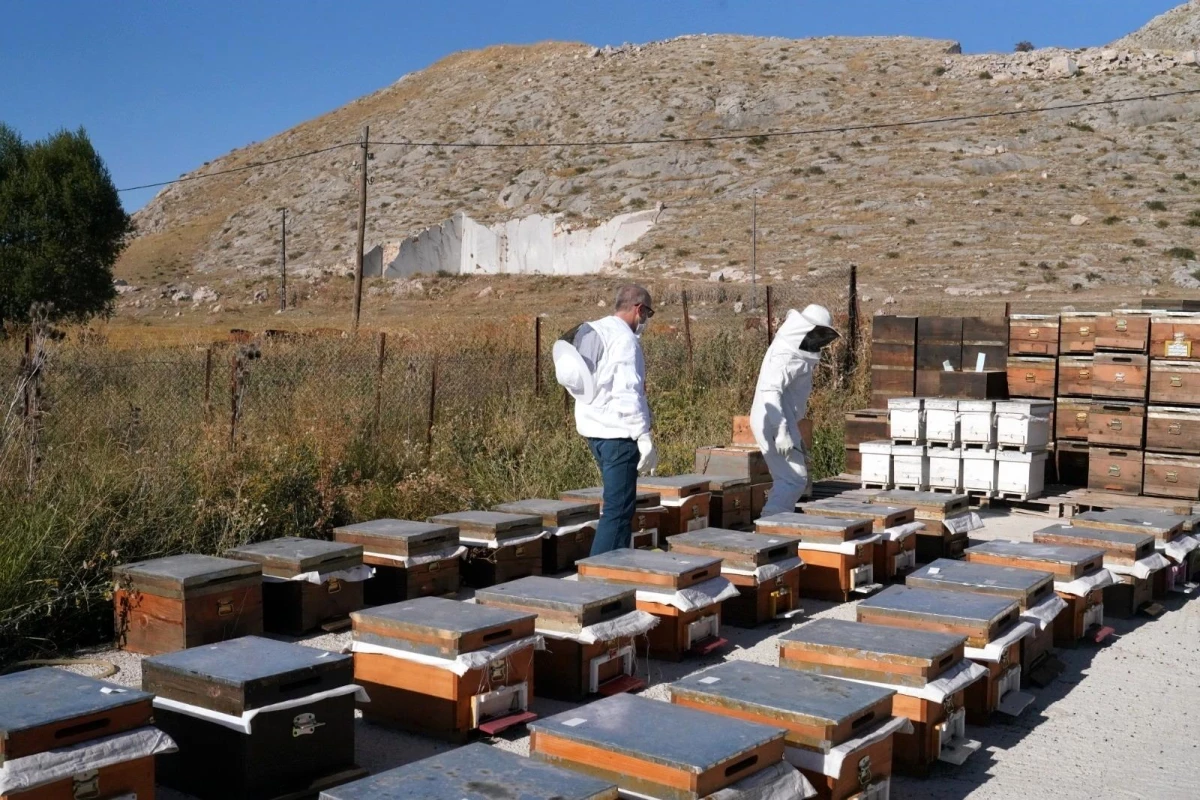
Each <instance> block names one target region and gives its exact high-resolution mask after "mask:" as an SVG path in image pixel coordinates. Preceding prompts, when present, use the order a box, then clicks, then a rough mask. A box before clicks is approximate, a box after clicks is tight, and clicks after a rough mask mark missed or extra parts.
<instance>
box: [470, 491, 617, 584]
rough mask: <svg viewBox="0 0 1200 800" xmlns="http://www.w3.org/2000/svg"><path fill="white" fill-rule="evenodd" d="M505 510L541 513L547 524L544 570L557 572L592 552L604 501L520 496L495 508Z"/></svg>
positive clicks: (518, 512)
mask: <svg viewBox="0 0 1200 800" xmlns="http://www.w3.org/2000/svg"><path fill="white" fill-rule="evenodd" d="M492 510H493V511H499V512H500V513H502V514H521V515H530V516H539V517H541V518H542V525H544V526H545V528H546V538H545V539H543V540H542V572H543V573H547V574H553V573H556V572H565V571H567V570H571V569H574V568H575V562H576V561H577V560H579V559H581V558H587V557H588V555H589V554H590V553H591V552H592V542H593V541H594V540H595V538H596V527H597V525H598V524H599V520H600V504H599V503H598V502H597V503H576V502H570V501H567V500H542V499H532V500H518V501H517V502H515V503H501V504H500V505H498V506H496V507H495V508H493V509H492Z"/></svg>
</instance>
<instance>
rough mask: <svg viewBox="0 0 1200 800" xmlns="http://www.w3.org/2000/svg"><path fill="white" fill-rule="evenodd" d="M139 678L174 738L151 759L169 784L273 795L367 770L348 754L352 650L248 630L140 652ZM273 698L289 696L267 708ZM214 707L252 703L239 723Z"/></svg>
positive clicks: (209, 796)
mask: <svg viewBox="0 0 1200 800" xmlns="http://www.w3.org/2000/svg"><path fill="white" fill-rule="evenodd" d="M142 688H143V689H144V690H145V691H148V692H153V693H154V694H155V695H157V698H156V700H155V710H154V718H155V722H156V724H157V725H158V726H159V727H160V728H162V729H163V730H164V731H165V732H167V733H168V734H169V735H170V736H171V738H173V739H174V740H175V741H176V743H178V745H179V752H178V753H175V754H172V755H165V756H162V757H160V759H159V768H160V775H159V780H160V782H161V783H163V784H164V785H166V786H170V787H171V788H173V789H176V790H177V791H182V792H186V793H187V794H189V795H194V796H196V797H201V798H204V799H205V800H224V799H225V798H255V797H280V796H285V795H289V794H294V793H296V794H298V793H306V792H307V793H314V792H316V791H320V789H322V788H325V787H327V786H331V785H334V784H336V783H340V782H344V781H348V780H353V779H355V778H358V777H361V776H362V775H363V774H365V770H361V769H359V768H358V767H356V766H355V763H354V706H355V688H354V669H353V662H352V659H351V658H350V656H343V655H337V654H335V653H330V652H326V651H324V650H318V649H316V648H312V647H304V646H302V645H296V644H288V643H286V642H277V641H274V640H272V639H263V638H259V637H256V636H248V637H244V638H241V639H234V640H232V641H228V642H221V643H218V644H214V645H205V646H203V647H197V648H192V649H191V650H184V651H181V652H178V653H170V654H167V655H162V656H155V657H152V658H148V659H146V660H145V661H143V662H142ZM339 690H340V693H339ZM327 692H333V693H334V694H333V695H330V696H323V695H325V694H326V693H327ZM280 703H288V704H289V706H288V707H287V708H283V709H275V710H270V708H269V707H270V706H274V705H276V704H280ZM262 709H267V710H262ZM206 712H207V714H209V716H206ZM212 712H216V713H218V714H225V715H228V716H232V717H239V718H245V716H246V715H247V714H249V713H250V712H257V713H256V715H255V716H254V717H253V719H251V720H249V721H248V722H247V723H245V724H246V725H247V727H248V728H249V732H246V731H244V730H233V729H232V728H230V727H227V726H225V725H223V724H221V722H220V721H217V720H214V719H212V717H211V713H212Z"/></svg>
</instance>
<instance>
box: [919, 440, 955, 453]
mask: <svg viewBox="0 0 1200 800" xmlns="http://www.w3.org/2000/svg"><path fill="white" fill-rule="evenodd" d="M925 446H926V447H930V448H933V449H940V448H945V449H948V450H953V449H955V448H958V447H962V442H951V441H947V440H945V439H926V440H925Z"/></svg>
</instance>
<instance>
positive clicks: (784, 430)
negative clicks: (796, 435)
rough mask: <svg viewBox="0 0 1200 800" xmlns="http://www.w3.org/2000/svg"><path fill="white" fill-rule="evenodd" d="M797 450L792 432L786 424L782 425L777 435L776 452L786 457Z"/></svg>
mask: <svg viewBox="0 0 1200 800" xmlns="http://www.w3.org/2000/svg"><path fill="white" fill-rule="evenodd" d="M795 449H796V442H795V440H794V439H792V432H791V431H790V430H788V426H787V425H786V424H785V425H780V426H779V432H778V433H776V434H775V452H776V453H778V454H779V455H781V456H786V455H787V454H788V453H790V452H792V451H793V450H795Z"/></svg>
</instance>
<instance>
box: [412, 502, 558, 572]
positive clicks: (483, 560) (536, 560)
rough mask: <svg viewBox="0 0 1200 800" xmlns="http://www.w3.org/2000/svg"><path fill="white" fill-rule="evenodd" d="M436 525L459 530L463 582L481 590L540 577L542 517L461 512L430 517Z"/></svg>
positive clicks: (492, 512) (491, 512)
mask: <svg viewBox="0 0 1200 800" xmlns="http://www.w3.org/2000/svg"><path fill="white" fill-rule="evenodd" d="M429 521H430V522H432V523H434V524H437V525H453V526H455V527H457V528H458V535H459V541H461V542H462V543H463V544H464V545H466V546H467V553H466V555H465V556H464V557H463V563H462V567H461V570H462V580H463V583H465V584H466V585H467V586H470V587H472V588H475V589H480V588H483V587H485V586H494V585H495V584H497V583H505V582H507V581H513V580H516V579H517V578H524V577H525V576H526V575H541V574H542V542H541V539H540V538H535V537H538V536H539V534H541V533H542V529H543V525H542V518H541V516H540V515H536V514H504V513H501V512H499V511H460V512H457V513H454V514H440V515H438V516H436V517H431V518H430V519H429Z"/></svg>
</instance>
